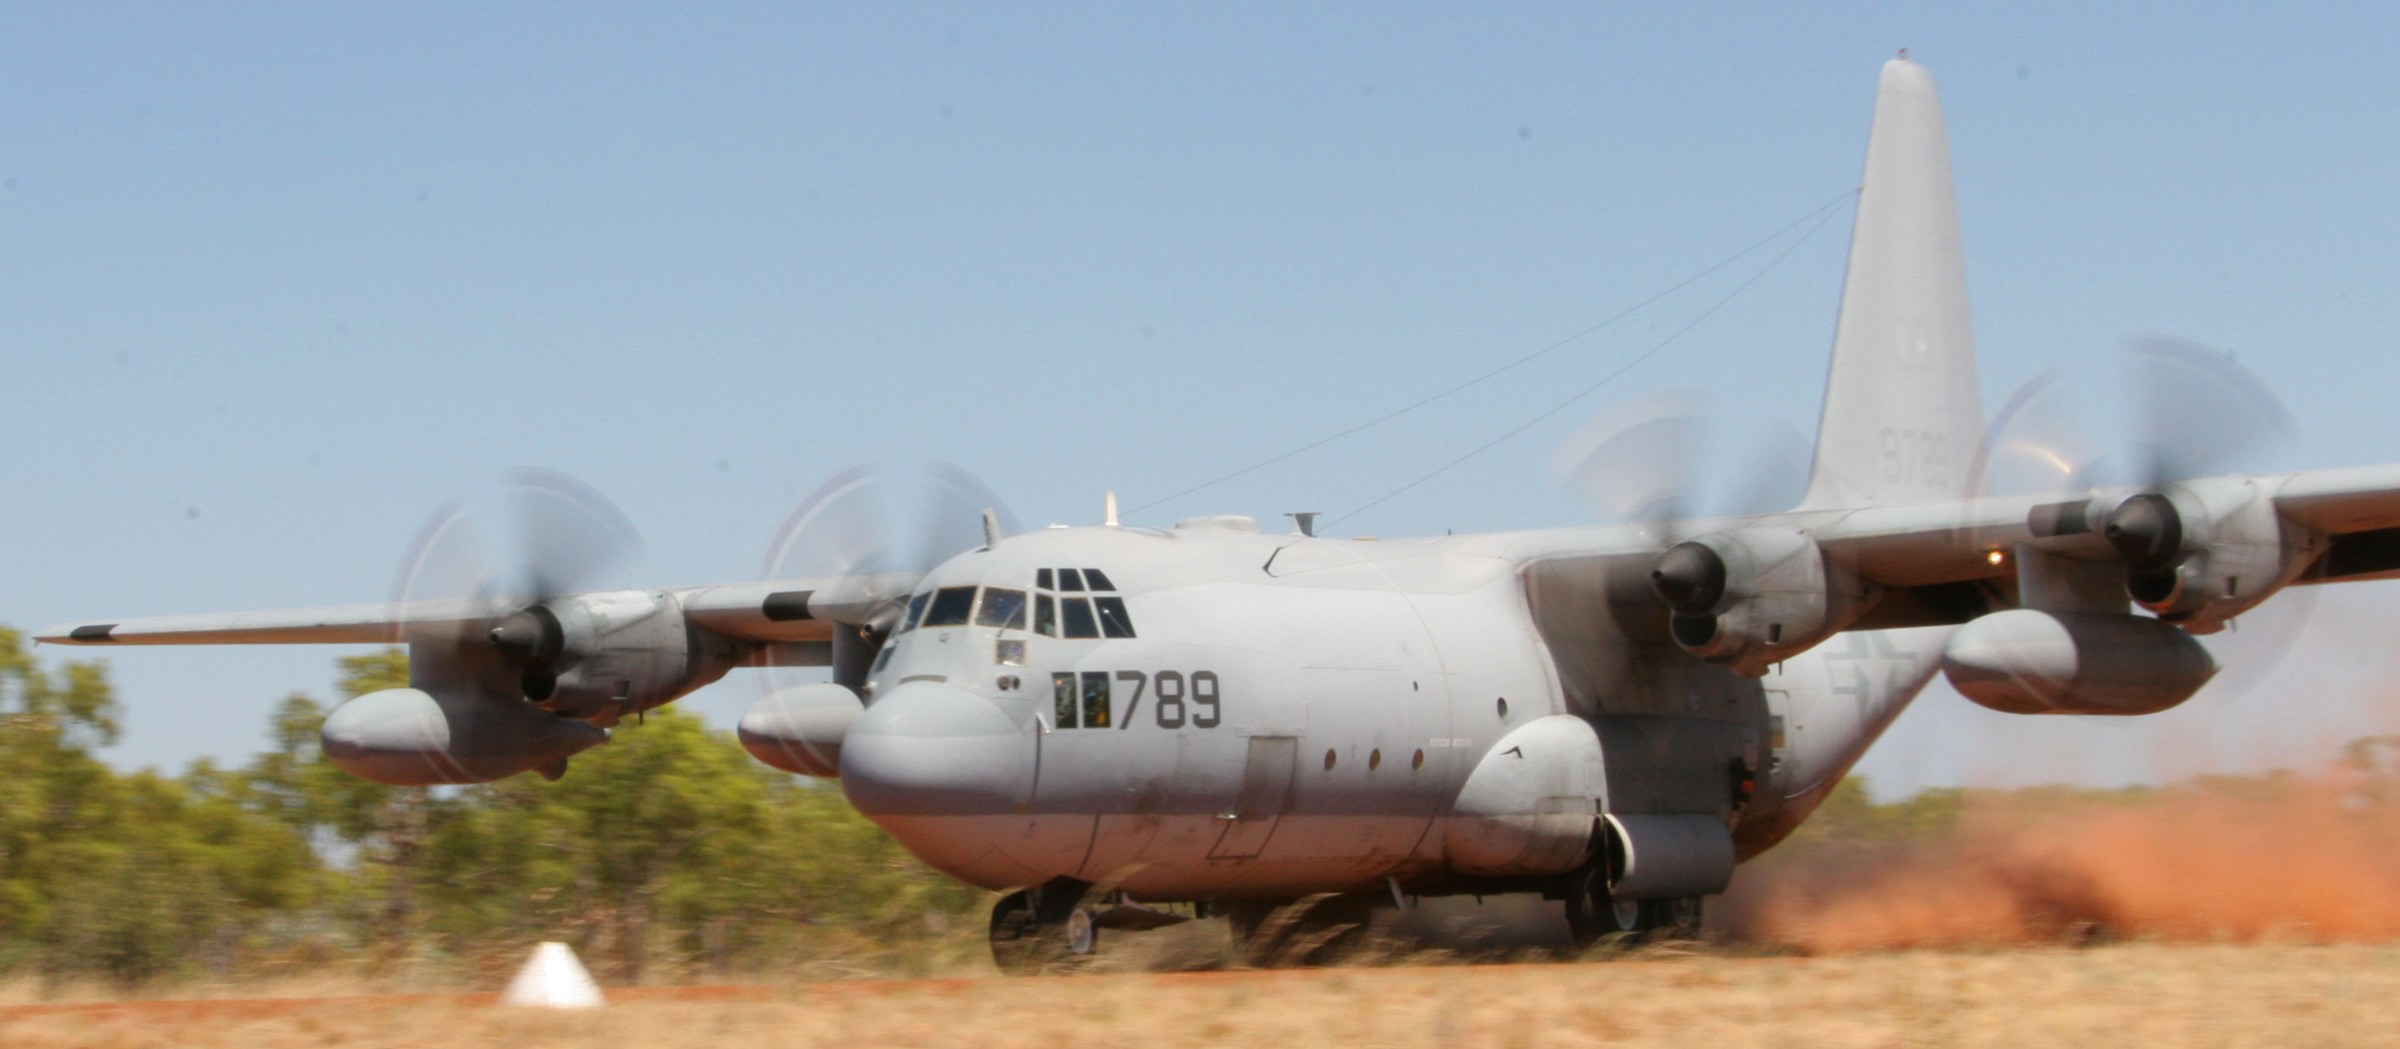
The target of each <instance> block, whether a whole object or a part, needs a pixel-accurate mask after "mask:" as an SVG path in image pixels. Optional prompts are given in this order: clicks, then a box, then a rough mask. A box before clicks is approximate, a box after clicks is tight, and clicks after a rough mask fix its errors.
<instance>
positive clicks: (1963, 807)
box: [1710, 738, 2400, 953]
mask: <svg viewBox="0 0 2400 1049" xmlns="http://www.w3.org/2000/svg"><path fill="white" fill-rule="evenodd" d="M2394 749H2395V748H2394V745H2393V742H2392V741H2391V740H2389V739H2388V738H2387V739H2380V740H2363V741H2361V742H2359V743H2357V744H2353V745H2352V746H2351V747H2349V748H2347V750H2346V751H2345V752H2344V754H2343V756H2342V757H2340V758H2338V759H2336V760H2334V761H2332V762H2329V763H2328V766H2327V767H2326V768H2325V769H2324V770H2323V771H2321V772H2318V773H2315V774H2309V775H2270V776H2259V777H2241V778H2233V777H2215V778H2205V777H2204V778H2200V779H2196V780H2192V781H2189V782H2186V783H2184V784H2181V785H2178V786H2174V787H2168V788H2161V789H2149V790H2131V791H2108V792H2099V791H2079V790H2070V789H2064V788H2049V789H2035V790H2011V791H1977V790H1968V791H1960V792H1956V793H1953V794H1950V795H1947V796H1941V797H1937V798H1935V799H1933V804H1930V805H1928V804H1925V803H1924V801H1923V799H1920V801H1919V802H1917V803H1913V805H1912V806H1910V807H1891V806H1887V807H1877V808H1876V809H1874V810H1872V811H1869V810H1866V809H1864V808H1863V807H1861V808H1859V809H1856V810H1854V811H1853V812H1852V813H1847V814H1844V813H1828V815H1831V816H1835V817H1836V818H1834V819H1833V820H1831V821H1829V822H1831V823H1832V824H1833V825H1832V826H1828V827H1826V828H1824V829H1823V831H1821V832H1819V833H1816V834H1808V833H1806V832H1807V831H1808V830H1810V829H1811V828H1805V827H1804V828H1803V835H1802V836H1800V837H1797V838H1796V839H1795V840H1794V841H1791V842H1787V843H1786V844H1785V845H1784V846H1782V847H1780V848H1778V849H1776V850H1774V851H1772V852H1770V853H1769V854H1767V855H1766V856H1764V857H1761V858H1760V859H1759V860H1758V861H1756V862H1754V863H1752V864H1749V865H1746V866H1745V867H1744V869H1743V871H1742V872H1741V874H1740V875H1739V876H1737V877H1736V878H1735V879H1734V881H1735V884H1734V888H1733V891H1732V892H1731V893H1730V894H1729V895H1727V896H1726V897H1724V898H1723V899H1721V900H1719V901H1716V905H1715V906H1714V907H1713V908H1712V913H1711V914H1710V925H1711V926H1712V927H1713V928H1714V929H1715V930H1716V931H1718V932H1719V933H1720V934H1723V935H1726V936H1727V937H1729V938H1731V939H1733V940H1735V941H1737V942H1741V941H1747V942H1752V943H1759V944H1765V945H1773V946H1778V947H1783V948H1789V949H1795V950H1800V951H1805V952H1811V953H1816V952H1841V951H1854V950H1873V949H1886V948H1908V947H1971V946H2002V945H2020V944H2028V943H2042V942H2050V943H2058V942H2069V943H2082V942H2092V941H2095V940H2107V939H2120V938H2124V939H2144V940H2167V941H2202V942H2245V943H2246V942H2260V941H2298V942H2320V941H2388V940H2393V939H2400V771H2396V770H2395V769H2394V767H2393V766H2394V761H2393V756H2394V755H2393V751H2394ZM1911 808H1913V810H1914V811H1913V815H1912V813H1911V812H1910V811H1909V810H1910V809H1911ZM1844 815H1852V816H1858V817H1860V818H1856V819H1843V818H1841V817H1842V816H1844ZM1845 824H1847V825H1845Z"/></svg>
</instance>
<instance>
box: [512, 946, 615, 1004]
mask: <svg viewBox="0 0 2400 1049" xmlns="http://www.w3.org/2000/svg"><path fill="white" fill-rule="evenodd" d="M500 1004H502V1005H524V1006H533V1007H536V1008H541V1009H597V1008H600V1007H601V1006H603V1005H607V1004H608V999H606V998H602V997H601V996H600V985H599V984H596V983H593V982H592V974H591V973H590V972H588V971H586V970H585V969H584V967H583V963H582V962H581V961H578V960H576V958H575V952H574V951H573V950H570V949H568V947H567V945H566V944H563V943H558V942H555V941H552V942H549V943H544V944H542V945H541V946H539V947H535V948H534V949H533V957H531V958H527V959H525V967H524V968H522V969H519V970H517V975H516V978H515V979H512V980H510V981H508V989H507V990H505V991H502V992H500Z"/></svg>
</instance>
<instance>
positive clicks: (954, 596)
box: [920, 586, 975, 626]
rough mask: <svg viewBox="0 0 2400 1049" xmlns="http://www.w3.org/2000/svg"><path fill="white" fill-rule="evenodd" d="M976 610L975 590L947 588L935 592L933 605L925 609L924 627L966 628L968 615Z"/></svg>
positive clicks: (964, 587) (958, 587)
mask: <svg viewBox="0 0 2400 1049" xmlns="http://www.w3.org/2000/svg"><path fill="white" fill-rule="evenodd" d="M974 608H975V588H974V587H971V586H946V587H943V588H941V589H939V590H936V591H934V592H933V603H932V604H930V605H927V606H926V607H925V621H924V622H923V623H922V624H920V625H922V626H965V625H966V622H967V613H969V612H971V611H973V610H974Z"/></svg>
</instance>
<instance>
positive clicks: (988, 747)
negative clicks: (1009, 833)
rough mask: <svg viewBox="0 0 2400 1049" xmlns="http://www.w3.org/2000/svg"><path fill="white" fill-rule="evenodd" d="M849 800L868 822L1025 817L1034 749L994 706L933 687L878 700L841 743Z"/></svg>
mask: <svg viewBox="0 0 2400 1049" xmlns="http://www.w3.org/2000/svg"><path fill="white" fill-rule="evenodd" d="M841 783H842V793H843V794H844V795H846V796H847V797H849V799H850V804H852V805H854V806H856V807H857V808H858V811H860V812H862V813H865V814H867V815H869V816H979V815H993V814H999V813H1009V812H1017V811H1021V808H1020V806H1021V805H1022V804H1023V803H1024V802H1025V801H1026V800H1027V799H1028V798H1029V797H1030V796H1031V794H1032V792H1033V789H1032V788H1033V741H1032V739H1031V738H1030V736H1029V735H1028V734H1027V732H1026V731H1025V729H1024V728H1022V727H1020V726H1018V724H1017V723H1016V720H1015V719H1014V718H1011V717H1009V716H1008V713H1007V712H1006V711H1003V710H1001V709H1000V708H999V706H997V705H995V704H994V703H992V701H990V700H988V699H985V698H983V697H982V696H978V695H976V694H974V693H972V692H968V691H966V690H964V689H960V688H954V687H951V686H949V685H946V684H940V683H936V682H931V681H911V682H903V683H902V684H901V685H900V686H899V687H897V688H894V689H892V690H891V691H890V692H887V693H885V694H883V695H880V696H877V697H875V702H873V703H871V704H869V705H868V706H867V709H866V711H865V712H864V713H861V714H860V715H859V716H858V720H857V721H856V722H854V723H852V724H851V726H850V731H849V733H848V734H847V735H846V736H844V737H843V740H842V757H841Z"/></svg>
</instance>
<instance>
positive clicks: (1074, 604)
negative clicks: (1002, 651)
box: [897, 568, 1134, 640]
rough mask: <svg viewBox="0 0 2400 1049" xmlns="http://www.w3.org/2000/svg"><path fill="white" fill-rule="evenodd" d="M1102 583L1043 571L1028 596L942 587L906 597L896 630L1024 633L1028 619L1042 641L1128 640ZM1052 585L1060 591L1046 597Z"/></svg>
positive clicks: (1100, 578) (1129, 629)
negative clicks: (971, 627)
mask: <svg viewBox="0 0 2400 1049" xmlns="http://www.w3.org/2000/svg"><path fill="white" fill-rule="evenodd" d="M1108 582H1109V580H1108V577H1107V576H1105V575H1102V574H1100V571H1099V570H1098V569H1094V568H1086V569H1080V570H1078V569H1073V568H1060V569H1049V568H1045V569H1042V570H1041V572H1040V574H1039V575H1038V576H1037V579H1036V585H1037V586H1038V587H1039V589H1037V590H1035V591H1033V592H1032V593H1028V592H1026V591H1024V590H1019V589H1015V588H1012V587H1004V586H987V587H972V586H945V587H942V588H940V589H938V590H929V591H926V592H924V593H921V594H918V595H916V596H915V597H912V598H910V599H909V601H908V613H907V615H906V616H904V617H903V618H902V619H901V621H900V628H899V630H898V631H897V632H898V633H903V634H905V633H907V632H909V631H911V630H915V629H917V628H918V627H937V626H966V625H967V624H969V623H973V624H974V625H976V626H979V627H992V628H995V629H1000V630H1026V629H1028V624H1027V622H1026V621H1027V619H1029V618H1030V619H1031V620H1032V622H1031V624H1030V630H1031V631H1032V632H1033V633H1036V634H1040V635H1042V636H1044V637H1064V638H1069V639H1075V640H1084V639H1093V640H1096V639H1099V638H1103V637H1109V638H1127V637H1132V636H1134V634H1133V618H1132V616H1131V615H1129V614H1128V613H1127V612H1126V610H1125V599H1124V598H1122V597H1119V596H1117V595H1115V594H1110V593H1105V592H1100V591H1103V590H1104V589H1105V588H1107V585H1108ZM1053 586H1056V587H1058V588H1060V589H1061V590H1063V591H1065V592H1064V593H1052V592H1050V589H1051V587H1053ZM1070 594H1072V595H1073V596H1069V595H1070Z"/></svg>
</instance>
